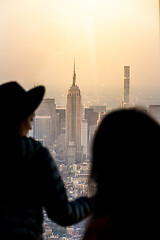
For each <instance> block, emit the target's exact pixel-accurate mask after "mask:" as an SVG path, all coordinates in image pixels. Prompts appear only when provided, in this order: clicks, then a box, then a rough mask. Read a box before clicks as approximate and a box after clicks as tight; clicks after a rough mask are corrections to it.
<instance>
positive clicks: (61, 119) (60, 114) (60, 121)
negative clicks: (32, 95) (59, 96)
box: [56, 108, 66, 136]
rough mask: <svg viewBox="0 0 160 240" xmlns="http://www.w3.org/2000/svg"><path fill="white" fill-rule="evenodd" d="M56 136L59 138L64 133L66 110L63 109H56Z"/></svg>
mask: <svg viewBox="0 0 160 240" xmlns="http://www.w3.org/2000/svg"><path fill="white" fill-rule="evenodd" d="M56 114H57V136H59V135H60V134H61V133H62V131H63V132H64V129H65V118H66V109H64V108H57V109H56Z"/></svg>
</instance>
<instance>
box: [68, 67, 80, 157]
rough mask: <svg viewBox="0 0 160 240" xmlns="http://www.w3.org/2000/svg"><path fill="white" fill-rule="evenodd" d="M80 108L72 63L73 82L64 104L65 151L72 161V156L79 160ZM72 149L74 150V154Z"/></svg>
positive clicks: (78, 92)
mask: <svg viewBox="0 0 160 240" xmlns="http://www.w3.org/2000/svg"><path fill="white" fill-rule="evenodd" d="M81 108H82V107H81V92H80V89H79V87H78V86H77V85H76V73H75V63H74V71H73V82H72V85H71V87H70V88H69V89H68V92H67V104H66V147H67V152H68V153H69V155H71V156H72V157H71V158H72V162H73V158H74V156H76V159H75V160H76V161H81V120H82V109H81ZM74 151H76V153H75V154H74V153H73V152H74ZM67 155H68V154H67Z"/></svg>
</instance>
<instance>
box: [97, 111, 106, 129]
mask: <svg viewBox="0 0 160 240" xmlns="http://www.w3.org/2000/svg"><path fill="white" fill-rule="evenodd" d="M105 115H106V112H99V114H98V120H97V127H98V126H99V125H100V123H101V122H102V120H103V118H104V117H105Z"/></svg>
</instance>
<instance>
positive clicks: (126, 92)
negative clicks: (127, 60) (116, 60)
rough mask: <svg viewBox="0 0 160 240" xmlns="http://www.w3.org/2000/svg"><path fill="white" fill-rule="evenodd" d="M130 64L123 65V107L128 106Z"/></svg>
mask: <svg viewBox="0 0 160 240" xmlns="http://www.w3.org/2000/svg"><path fill="white" fill-rule="evenodd" d="M129 84H130V66H124V101H123V107H124V108H126V107H129Z"/></svg>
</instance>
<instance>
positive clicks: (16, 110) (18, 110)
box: [0, 81, 45, 120]
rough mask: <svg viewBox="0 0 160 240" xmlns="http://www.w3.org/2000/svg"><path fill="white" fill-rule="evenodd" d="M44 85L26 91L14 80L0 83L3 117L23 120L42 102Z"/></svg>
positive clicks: (0, 103) (0, 101) (0, 105)
mask: <svg viewBox="0 0 160 240" xmlns="http://www.w3.org/2000/svg"><path fill="white" fill-rule="evenodd" d="M44 93H45V88H44V86H36V87H34V88H32V89H30V90H28V91H26V90H25V89H24V88H23V87H22V86H20V84H19V83H17V82H15V81H12V82H7V83H4V84H1V85H0V112H1V116H2V115H3V118H12V119H13V118H14V119H15V118H16V119H17V120H23V119H25V118H26V117H28V116H29V115H30V114H32V113H33V112H34V111H35V110H36V109H37V108H38V106H39V104H40V103H41V101H42V99H43V96H44Z"/></svg>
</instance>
